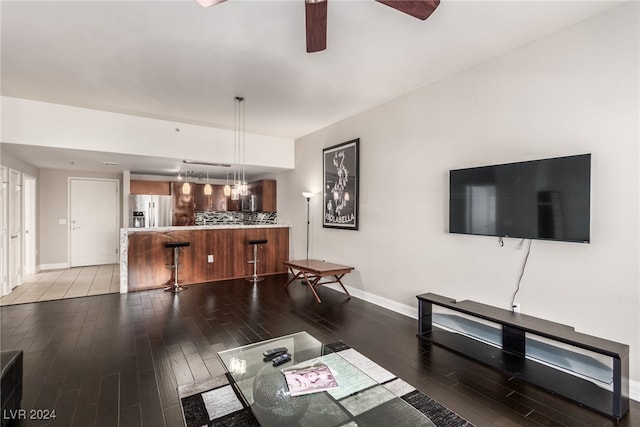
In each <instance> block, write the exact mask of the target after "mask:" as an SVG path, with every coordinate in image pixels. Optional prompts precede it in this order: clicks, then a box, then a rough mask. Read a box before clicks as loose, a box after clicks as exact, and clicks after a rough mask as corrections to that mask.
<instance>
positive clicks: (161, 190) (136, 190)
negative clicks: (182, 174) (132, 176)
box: [129, 180, 171, 196]
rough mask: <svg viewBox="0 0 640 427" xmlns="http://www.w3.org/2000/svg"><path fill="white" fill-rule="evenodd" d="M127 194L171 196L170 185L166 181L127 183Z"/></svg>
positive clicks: (132, 181) (135, 181) (133, 181)
mask: <svg viewBox="0 0 640 427" xmlns="http://www.w3.org/2000/svg"><path fill="white" fill-rule="evenodd" d="M129 193H130V194H154V195H164V196H168V195H170V194H171V183H170V182H168V181H140V180H131V181H130V182H129Z"/></svg>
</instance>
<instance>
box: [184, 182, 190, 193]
mask: <svg viewBox="0 0 640 427" xmlns="http://www.w3.org/2000/svg"><path fill="white" fill-rule="evenodd" d="M189 193H191V184H189V183H188V182H185V183H184V184H182V194H189Z"/></svg>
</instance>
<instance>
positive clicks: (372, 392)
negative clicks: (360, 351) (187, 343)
mask: <svg viewBox="0 0 640 427" xmlns="http://www.w3.org/2000/svg"><path fill="white" fill-rule="evenodd" d="M277 347H286V348H287V349H288V350H289V353H290V354H291V357H292V359H291V361H290V362H287V363H285V364H282V365H280V366H277V367H274V366H273V364H272V363H271V362H265V361H263V355H262V353H263V352H264V351H266V350H270V349H273V348H277ZM218 357H219V358H220V360H221V361H222V363H223V364H224V366H225V367H226V368H227V371H228V372H229V374H230V375H231V377H232V378H233V380H234V381H235V385H236V386H237V389H238V390H239V392H240V393H241V394H242V396H243V397H244V399H245V400H246V402H247V404H248V405H249V406H250V407H251V410H252V412H253V414H254V415H255V417H256V419H257V420H258V422H259V423H260V425H261V426H262V427H270V426H278V427H280V426H305V427H307V426H308V427H316V426H317V427H327V426H343V425H344V426H390V425H393V426H407V427H414V426H428V427H435V426H434V424H433V423H432V422H431V421H430V420H429V419H428V418H427V417H426V416H425V415H423V414H422V413H421V412H419V411H418V410H416V409H415V408H414V407H413V406H411V405H409V404H408V403H407V402H405V401H404V400H402V399H401V398H399V397H397V396H396V395H395V394H393V393H392V392H391V391H390V390H388V389H387V388H385V387H384V386H383V385H380V384H379V383H378V382H377V381H375V380H374V379H373V378H371V377H370V376H368V375H367V374H365V373H364V372H363V371H362V370H360V369H358V368H357V367H356V366H355V365H353V364H352V363H350V362H349V361H347V360H346V359H345V358H343V357H342V356H340V354H339V353H335V352H333V351H332V350H331V349H330V348H329V347H328V346H326V345H323V344H322V343H321V342H320V341H318V340H317V339H315V338H314V337H313V336H311V335H310V334H308V333H307V332H299V333H296V334H292V335H287V336H283V337H280V338H274V339H271V340H267V341H261V342H259V343H255V344H249V345H245V346H242V347H238V348H233V349H230V350H225V351H221V352H219V353H218ZM318 362H319V363H324V364H326V365H327V366H329V368H330V369H331V371H332V372H333V374H334V376H335V379H336V381H337V383H338V387H337V388H335V389H332V390H328V391H322V392H316V393H311V394H305V395H302V396H291V395H290V393H289V387H288V385H287V382H286V379H285V376H284V374H283V373H282V370H283V369H289V368H291V367H303V366H308V365H311V364H314V363H318Z"/></svg>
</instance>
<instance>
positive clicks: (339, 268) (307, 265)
mask: <svg viewBox="0 0 640 427" xmlns="http://www.w3.org/2000/svg"><path fill="white" fill-rule="evenodd" d="M282 265H284V266H285V267H286V268H288V269H289V271H290V272H291V274H293V275H294V276H293V278H292V279H291V280H289V281H288V282H287V283H286V284H285V285H284V287H285V288H286V287H287V286H289V284H290V283H291V282H293V281H294V280H296V279H300V278H302V277H304V280H305V281H306V282H307V284H308V285H309V288H310V289H311V292H313V295H314V296H315V297H316V301H318V302H319V303H320V302H322V301H321V300H320V297H319V296H318V293H317V292H316V289H315V287H316V286H318V285H326V284H328V283H338V284H339V285H340V286H342V289H344V292H345V293H346V294H347V297H349V299H351V295H350V294H349V291H347V288H345V287H344V284H343V283H342V278H343V277H344V275H345V274H347V273H350V272H351V271H352V270H353V267H349V266H347V265H340V264H334V263H331V262H326V261H320V260H318V259H302V260H298V261H291V260H290V261H285V262H283V263H282ZM296 270H297V271H298V272H297V273H296V272H295V271H296ZM327 276H333V280H330V279H328V280H325V281H324V282H321V281H320V279H322V278H323V277H327Z"/></svg>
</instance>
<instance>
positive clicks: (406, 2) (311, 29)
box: [196, 0, 440, 52]
mask: <svg viewBox="0 0 640 427" xmlns="http://www.w3.org/2000/svg"><path fill="white" fill-rule="evenodd" d="M196 1H197V2H198V3H199V4H200V5H201V6H203V7H209V6H213V5H216V4H218V3H222V2H225V1H227V0H196ZM375 1H377V2H378V3H382V4H386V5H387V6H389V7H392V8H394V9H396V10H398V11H400V12H402V13H406V14H407V15H411V16H413V17H415V18H418V19H421V20H423V21H424V20H425V19H427V18H428V17H429V16H431V14H432V13H433V11H434V10H436V8H437V7H438V5H439V4H440V0H375ZM305 20H306V32H307V52H319V51H321V50H325V49H326V48H327V0H305Z"/></svg>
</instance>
